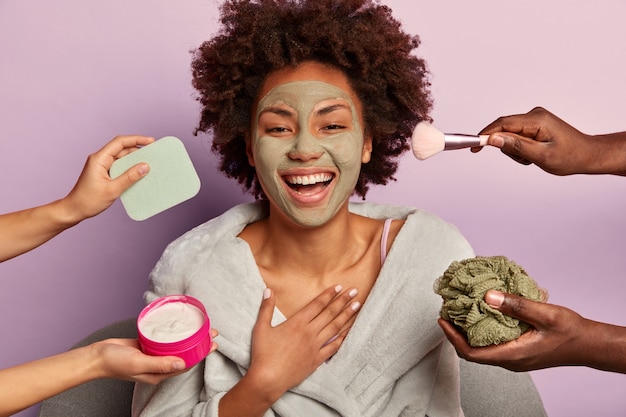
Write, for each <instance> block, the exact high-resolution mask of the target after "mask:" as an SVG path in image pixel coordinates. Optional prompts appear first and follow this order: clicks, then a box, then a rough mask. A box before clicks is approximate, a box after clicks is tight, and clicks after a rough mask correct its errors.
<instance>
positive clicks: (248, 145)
mask: <svg viewBox="0 0 626 417" xmlns="http://www.w3.org/2000/svg"><path fill="white" fill-rule="evenodd" d="M245 140H246V155H248V163H249V164H250V166H254V154H253V153H252V139H251V138H250V133H247V134H246V138H245Z"/></svg>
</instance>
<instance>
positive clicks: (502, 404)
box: [39, 319, 546, 417]
mask: <svg viewBox="0 0 626 417" xmlns="http://www.w3.org/2000/svg"><path fill="white" fill-rule="evenodd" d="M112 337H128V338H135V337H137V330H136V328H135V319H127V320H122V321H119V322H116V323H113V324H111V325H109V326H107V327H104V328H102V329H100V330H98V331H96V332H94V333H92V334H90V335H89V336H87V337H86V338H85V339H83V340H81V341H80V342H79V343H77V344H76V345H75V346H74V347H79V346H84V345H87V344H90V343H93V342H95V341H98V340H103V339H108V338H112ZM132 393H133V383H132V382H126V381H116V380H111V379H101V380H97V381H92V382H88V383H86V384H83V385H81V386H78V387H76V388H73V389H71V390H69V391H66V392H64V393H62V394H60V395H57V396H56V397H52V398H50V399H48V400H46V401H44V402H43V403H42V404H41V408H40V410H39V417H129V416H130V404H131V400H132ZM461 402H462V404H463V410H464V412H465V416H466V417H509V416H510V417H544V416H546V413H545V410H544V408H543V404H542V402H541V398H540V397H539V394H538V392H537V389H536V388H535V385H534V383H533V382H532V380H531V378H530V376H529V375H528V374H527V373H514V372H509V371H507V370H505V369H501V368H497V367H494V366H487V365H478V364H475V363H471V362H466V361H464V360H461ZM306 417H309V416H306Z"/></svg>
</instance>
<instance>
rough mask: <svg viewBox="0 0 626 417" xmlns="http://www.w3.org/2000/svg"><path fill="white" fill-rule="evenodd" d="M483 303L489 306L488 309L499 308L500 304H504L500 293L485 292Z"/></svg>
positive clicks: (502, 295)
mask: <svg viewBox="0 0 626 417" xmlns="http://www.w3.org/2000/svg"><path fill="white" fill-rule="evenodd" d="M485 302H486V303H487V304H488V305H489V306H490V307H494V308H497V307H500V306H501V305H502V303H503V302H504V294H503V293H501V292H500V291H494V290H491V291H487V294H485Z"/></svg>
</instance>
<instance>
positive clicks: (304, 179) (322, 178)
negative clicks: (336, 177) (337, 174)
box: [286, 173, 333, 185]
mask: <svg viewBox="0 0 626 417" xmlns="http://www.w3.org/2000/svg"><path fill="white" fill-rule="evenodd" d="M332 179H333V176H332V175H331V174H328V173H325V174H312V175H289V176H287V177H286V180H287V182H288V183H289V184H297V185H313V184H317V183H319V182H326V181H330V180H332Z"/></svg>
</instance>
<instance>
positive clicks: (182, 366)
mask: <svg viewBox="0 0 626 417" xmlns="http://www.w3.org/2000/svg"><path fill="white" fill-rule="evenodd" d="M172 369H173V370H175V371H182V370H183V369H185V362H182V361H176V362H174V363H172Z"/></svg>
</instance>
